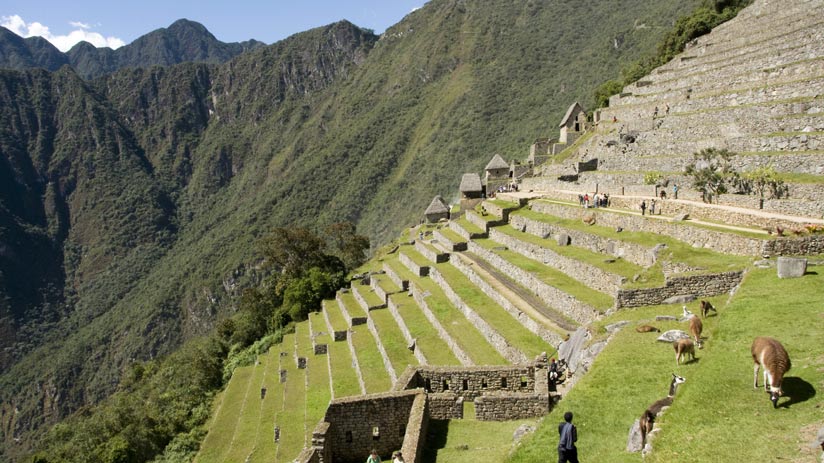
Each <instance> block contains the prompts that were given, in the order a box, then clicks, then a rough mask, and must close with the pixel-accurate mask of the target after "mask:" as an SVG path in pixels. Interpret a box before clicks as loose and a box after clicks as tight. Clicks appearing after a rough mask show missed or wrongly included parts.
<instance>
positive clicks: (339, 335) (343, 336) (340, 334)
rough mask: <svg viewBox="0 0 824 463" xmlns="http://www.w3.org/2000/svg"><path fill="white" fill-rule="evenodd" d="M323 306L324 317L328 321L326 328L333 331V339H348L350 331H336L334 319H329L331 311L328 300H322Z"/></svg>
mask: <svg viewBox="0 0 824 463" xmlns="http://www.w3.org/2000/svg"><path fill="white" fill-rule="evenodd" d="M335 303H336V304H337V303H338V301H337V300H336V301H335ZM321 304H322V307H323V319H324V320H325V321H326V328H327V329H329V332H330V333H332V339H333V340H334V341H346V338H347V336H348V333H349V332H348V331H346V330H342V331H335V328H334V327H333V326H332V321H331V320H329V312H327V309H326V301H323V302H321Z"/></svg>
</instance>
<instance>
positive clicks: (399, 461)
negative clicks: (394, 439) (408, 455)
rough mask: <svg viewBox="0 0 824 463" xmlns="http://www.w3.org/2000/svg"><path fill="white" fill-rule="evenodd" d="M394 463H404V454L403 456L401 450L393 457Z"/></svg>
mask: <svg viewBox="0 0 824 463" xmlns="http://www.w3.org/2000/svg"><path fill="white" fill-rule="evenodd" d="M392 463H404V461H403V454H401V451H400V450H398V451H397V452H395V453H394V454H393V455H392Z"/></svg>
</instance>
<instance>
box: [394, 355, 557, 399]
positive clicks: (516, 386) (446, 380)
mask: <svg viewBox="0 0 824 463" xmlns="http://www.w3.org/2000/svg"><path fill="white" fill-rule="evenodd" d="M536 371H539V372H541V374H544V375H545V374H546V373H547V372H546V369H545V368H536V366H535V364H532V363H528V364H520V365H503V366H475V367H440V366H422V367H417V368H416V373H417V374H415V375H412V376H402V379H404V380H405V381H407V387H410V388H423V389H424V390H425V391H426V392H427V393H428V394H430V395H431V393H454V394H457V395H459V396H461V397H463V398H464V399H466V400H475V399H476V398H477V397H480V396H482V395H484V394H486V393H489V392H496V391H497V392H507V393H514V392H519V393H539V394H543V393H546V392H547V390H546V383H538V384H541V385H542V386H543V389H540V390H537V389H539V388H536V376H537V375H538V374H536ZM400 382H402V381H401V380H399V383H400Z"/></svg>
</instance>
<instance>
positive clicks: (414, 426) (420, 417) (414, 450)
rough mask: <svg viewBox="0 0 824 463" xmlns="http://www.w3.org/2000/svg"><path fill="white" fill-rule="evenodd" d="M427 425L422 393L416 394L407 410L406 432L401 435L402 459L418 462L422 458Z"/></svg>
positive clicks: (427, 412) (425, 407)
mask: <svg viewBox="0 0 824 463" xmlns="http://www.w3.org/2000/svg"><path fill="white" fill-rule="evenodd" d="M428 425H429V410H428V409H427V400H426V396H425V395H424V394H417V395H416V396H415V401H414V402H412V409H411V410H409V421H407V423H406V434H405V435H404V436H403V447H401V452H402V453H403V458H404V461H407V462H410V463H420V462H421V460H422V458H423V444H424V442H426V431H427V428H428Z"/></svg>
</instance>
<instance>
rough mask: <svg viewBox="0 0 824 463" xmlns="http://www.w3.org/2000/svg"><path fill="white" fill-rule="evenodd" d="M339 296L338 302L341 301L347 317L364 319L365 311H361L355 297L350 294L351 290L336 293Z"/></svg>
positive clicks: (361, 308)
mask: <svg viewBox="0 0 824 463" xmlns="http://www.w3.org/2000/svg"><path fill="white" fill-rule="evenodd" d="M338 295H339V296H340V300H341V301H343V304H344V306H346V311H347V312H349V316H351V317H365V316H366V311H365V310H363V307H361V305H360V304H358V301H357V300H356V299H355V295H354V294H352V290H349V291H347V292H345V293H344V292H338Z"/></svg>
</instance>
